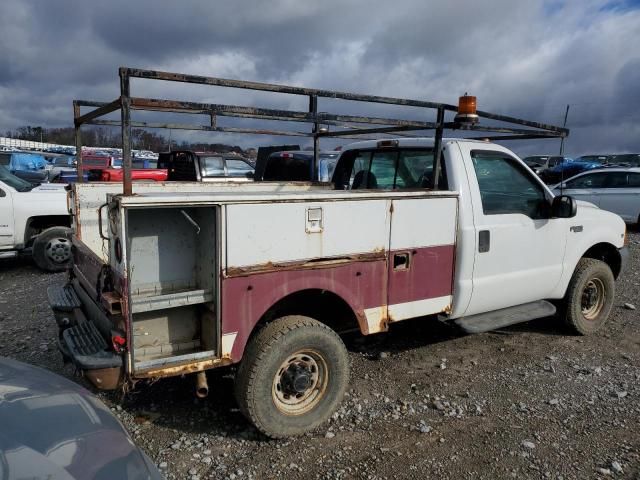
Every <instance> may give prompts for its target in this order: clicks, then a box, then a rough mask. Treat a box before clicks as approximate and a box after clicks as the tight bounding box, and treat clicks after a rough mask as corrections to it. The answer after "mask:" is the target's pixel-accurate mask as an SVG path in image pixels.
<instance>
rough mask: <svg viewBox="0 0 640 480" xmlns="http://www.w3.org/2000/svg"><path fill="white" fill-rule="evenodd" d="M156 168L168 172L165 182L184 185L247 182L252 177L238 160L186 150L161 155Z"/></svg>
mask: <svg viewBox="0 0 640 480" xmlns="http://www.w3.org/2000/svg"><path fill="white" fill-rule="evenodd" d="M158 168H161V169H165V170H167V171H168V172H169V173H168V179H169V180H172V181H186V182H220V181H232V182H248V181H251V179H252V178H253V173H254V169H253V167H252V166H251V164H250V163H249V162H248V161H246V160H245V159H244V158H242V157H238V156H234V155H228V154H219V153H208V152H191V151H189V150H175V151H172V152H166V153H161V154H160V155H159V157H158Z"/></svg>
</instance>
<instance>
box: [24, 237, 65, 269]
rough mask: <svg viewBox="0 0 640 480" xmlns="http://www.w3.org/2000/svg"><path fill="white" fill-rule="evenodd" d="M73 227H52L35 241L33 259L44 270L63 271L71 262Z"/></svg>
mask: <svg viewBox="0 0 640 480" xmlns="http://www.w3.org/2000/svg"><path fill="white" fill-rule="evenodd" d="M70 236H71V229H69V228H67V227H51V228H48V229H46V230H44V231H43V232H42V233H40V235H38V236H37V237H36V239H35V241H34V242H33V260H34V261H35V263H36V265H37V266H38V267H40V268H41V269H42V270H46V271H48V272H61V271H63V270H66V269H67V268H68V267H69V265H70V264H71V240H70Z"/></svg>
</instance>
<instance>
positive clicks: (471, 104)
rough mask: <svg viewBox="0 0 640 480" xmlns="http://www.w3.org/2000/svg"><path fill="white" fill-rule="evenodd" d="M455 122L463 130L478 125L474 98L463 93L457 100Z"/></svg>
mask: <svg viewBox="0 0 640 480" xmlns="http://www.w3.org/2000/svg"><path fill="white" fill-rule="evenodd" d="M455 122H456V123H458V124H459V125H460V126H461V127H463V128H464V127H469V126H471V125H474V124H476V123H478V114H477V113H476V97H474V96H472V95H467V94H466V93H465V94H464V95H463V96H462V97H460V98H459V99H458V113H457V115H456V118H455Z"/></svg>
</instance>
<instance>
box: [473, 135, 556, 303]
mask: <svg viewBox="0 0 640 480" xmlns="http://www.w3.org/2000/svg"><path fill="white" fill-rule="evenodd" d="M466 148H468V151H467V154H466V155H464V158H465V168H466V170H467V176H468V178H469V186H470V191H471V200H472V204H473V222H474V228H475V241H476V242H475V261H474V266H473V276H472V295H471V301H470V303H469V305H468V308H467V310H466V312H465V315H473V314H476V313H484V312H488V311H492V310H497V309H500V308H506V307H510V306H515V305H521V304H524V303H529V302H533V301H537V300H542V299H545V298H549V296H550V295H551V292H552V291H553V290H554V287H555V286H556V285H557V283H558V282H559V281H560V277H561V274H562V262H563V258H564V250H565V243H566V222H565V220H564V219H556V218H549V217H550V215H549V213H550V203H551V196H550V194H549V193H548V192H547V191H546V189H545V188H544V187H543V186H542V184H541V182H540V181H539V180H538V179H537V178H535V176H534V175H533V173H532V172H530V170H529V169H528V168H526V167H525V166H524V165H523V164H521V163H520V162H519V161H518V160H517V159H515V158H514V157H512V156H511V155H509V154H508V153H506V152H500V151H489V150H479V149H471V147H470V146H469V147H466Z"/></svg>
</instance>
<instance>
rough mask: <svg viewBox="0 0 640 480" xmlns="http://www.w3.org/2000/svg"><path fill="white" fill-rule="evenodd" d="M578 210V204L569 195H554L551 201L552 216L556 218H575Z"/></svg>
mask: <svg viewBox="0 0 640 480" xmlns="http://www.w3.org/2000/svg"><path fill="white" fill-rule="evenodd" d="M577 211H578V204H577V203H576V201H575V200H574V199H573V197H570V196H569V195H559V196H557V197H554V199H553V202H552V203H551V216H552V217H555V218H573V217H575V216H576V213H577Z"/></svg>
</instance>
